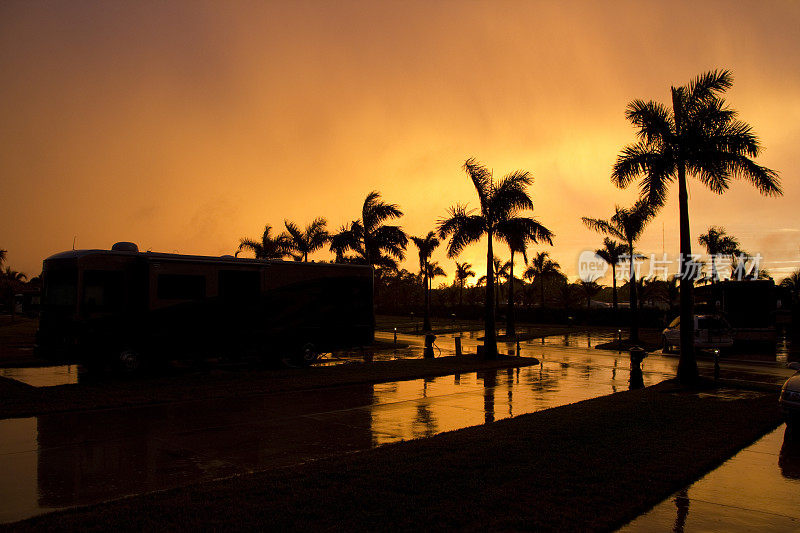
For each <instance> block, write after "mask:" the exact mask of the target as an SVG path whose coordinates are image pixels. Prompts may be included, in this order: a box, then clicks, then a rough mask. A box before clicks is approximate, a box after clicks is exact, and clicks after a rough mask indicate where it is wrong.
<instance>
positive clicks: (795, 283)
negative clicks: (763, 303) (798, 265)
mask: <svg viewBox="0 0 800 533" xmlns="http://www.w3.org/2000/svg"><path fill="white" fill-rule="evenodd" d="M781 287H786V288H787V289H789V292H791V293H792V300H793V301H794V302H795V303H797V302H798V301H799V300H800V269H797V270H795V271H794V272H792V273H791V274H789V275H788V276H786V277H785V278H783V279H782V280H781Z"/></svg>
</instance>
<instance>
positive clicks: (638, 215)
mask: <svg viewBox="0 0 800 533" xmlns="http://www.w3.org/2000/svg"><path fill="white" fill-rule="evenodd" d="M614 211H615V212H614V215H613V216H612V217H611V218H610V219H608V220H600V219H597V218H587V217H583V218H582V220H583V223H584V224H586V225H587V226H588V227H589V228H591V229H593V230H595V231H598V232H600V233H605V234H606V235H608V236H610V237H613V238H615V239H617V240H620V241H624V242H626V243H628V250H630V251H631V255H632V253H633V250H634V247H633V245H634V243H635V242H636V241H637V240H639V237H641V235H642V233H643V232H644V228H645V226H646V225H647V223H648V222H649V221H650V219H651V218H653V217H654V216H655V214H656V213H655V209H654V208H653V206H652V204H650V203H649V202H648V201H647V200H639V201H638V202H636V203H635V204H634V205H633V207H630V208H624V207H620V206H615V207H614ZM633 259H634V257H631V262H630V264H631V269H630V275H631V285H630V287H631V297H630V306H631V340H632V341H633V342H639V314H638V302H637V300H636V269H635V268H634V267H635V261H634V260H633Z"/></svg>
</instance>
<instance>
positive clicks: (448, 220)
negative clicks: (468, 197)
mask: <svg viewBox="0 0 800 533" xmlns="http://www.w3.org/2000/svg"><path fill="white" fill-rule="evenodd" d="M471 213H472V211H468V210H467V207H466V206H463V205H455V206H453V207H451V208H450V209H449V210H448V216H447V217H445V218H443V219H440V220H439V221H438V223H437V228H438V230H439V236H440V237H441V238H442V239H446V238H448V237H450V242H449V243H448V245H447V256H448V257H456V256H457V255H458V254H460V253H461V251H462V250H463V249H464V247H466V246H467V245H468V244H470V243H473V242H475V241H477V240H479V239H480V238H481V236H482V235H483V234H484V233H486V223H485V220H484V218H483V217H482V216H480V215H473V214H471Z"/></svg>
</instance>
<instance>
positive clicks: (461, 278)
mask: <svg viewBox="0 0 800 533" xmlns="http://www.w3.org/2000/svg"><path fill="white" fill-rule="evenodd" d="M473 277H475V272H474V271H473V270H472V265H471V264H469V263H467V262H466V261H465V262H463V263H459V262H458V261H456V283H458V305H459V306H461V305H464V283H466V281H467V279H469V278H473Z"/></svg>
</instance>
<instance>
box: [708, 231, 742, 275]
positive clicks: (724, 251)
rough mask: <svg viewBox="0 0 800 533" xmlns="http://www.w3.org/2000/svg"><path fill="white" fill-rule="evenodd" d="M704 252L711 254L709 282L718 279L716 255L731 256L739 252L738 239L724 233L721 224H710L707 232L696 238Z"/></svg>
mask: <svg viewBox="0 0 800 533" xmlns="http://www.w3.org/2000/svg"><path fill="white" fill-rule="evenodd" d="M697 242H699V243H700V244H701V245H702V246H705V248H706V252H707V253H708V255H709V256H711V283H716V282H717V281H718V275H717V263H716V258H717V256H731V255H734V254H738V253H741V250H740V249H739V241H738V240H736V238H735V237H733V236H731V235H728V234H727V233H725V228H723V227H721V226H711V227H710V228H708V232H707V233H704V234H703V235H700V237H699V238H698V239H697Z"/></svg>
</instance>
